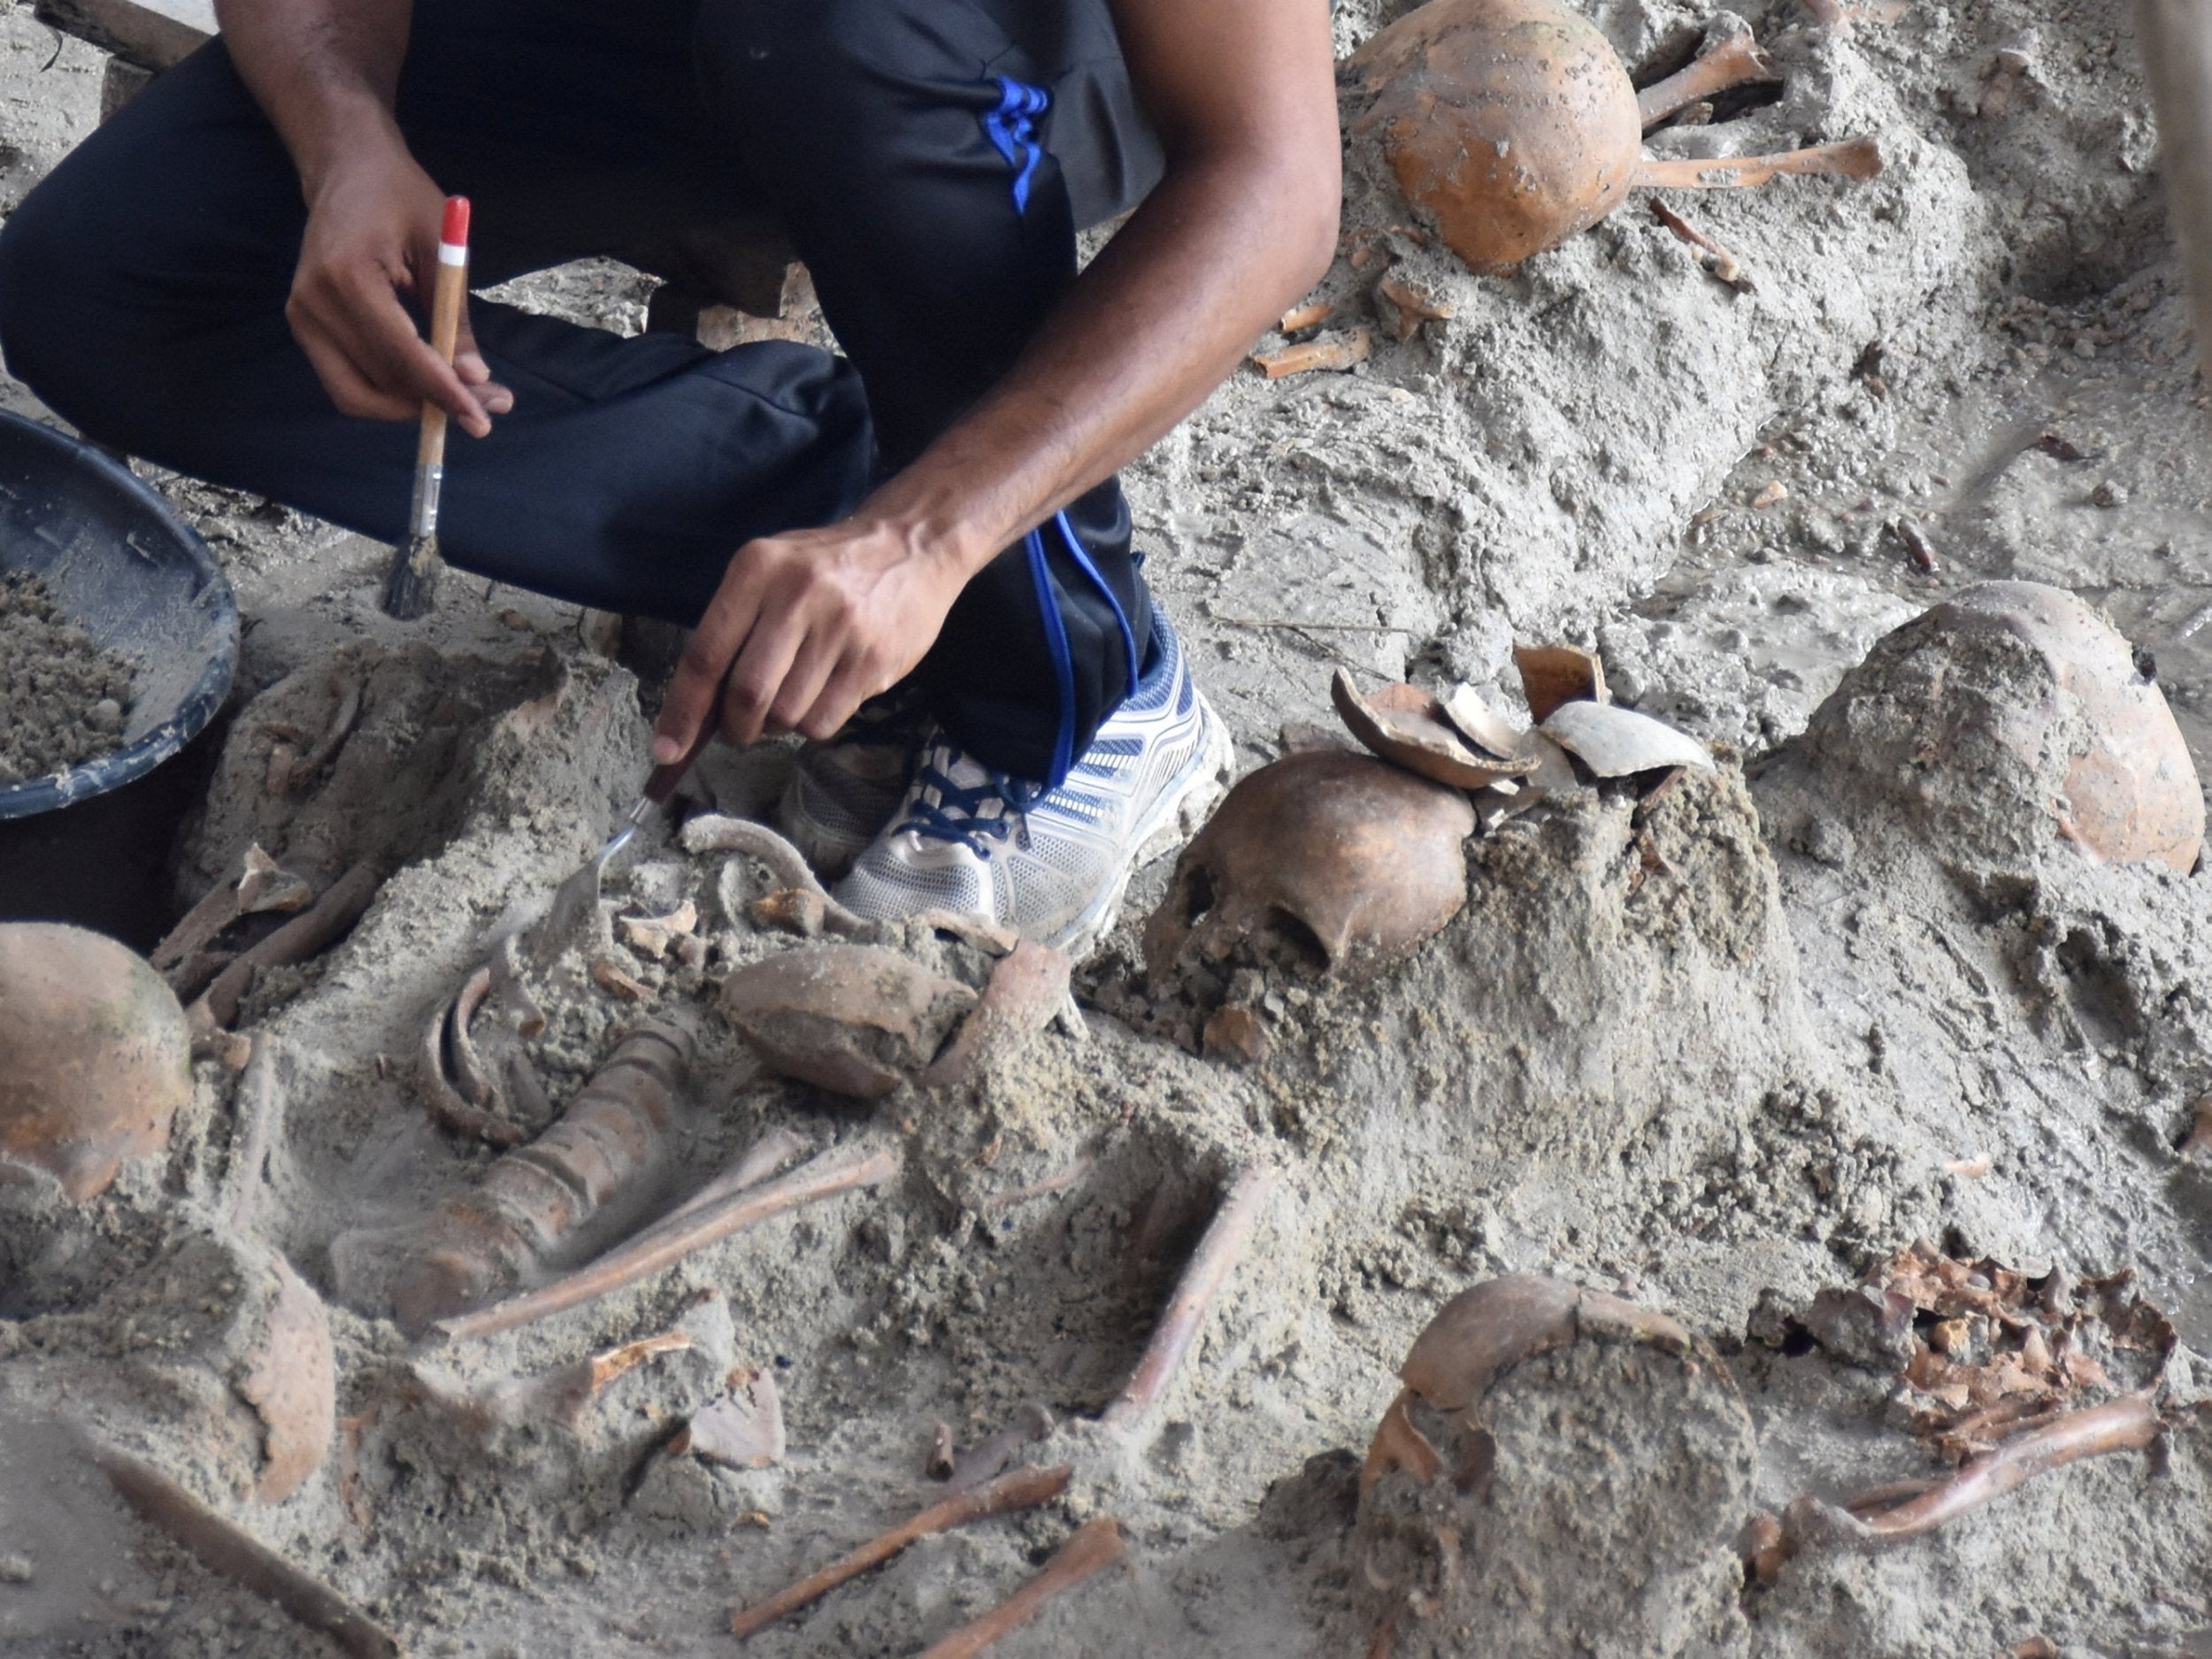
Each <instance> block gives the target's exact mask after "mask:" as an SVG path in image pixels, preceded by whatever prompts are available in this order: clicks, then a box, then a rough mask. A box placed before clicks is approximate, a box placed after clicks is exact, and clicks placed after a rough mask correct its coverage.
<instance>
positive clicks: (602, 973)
mask: <svg viewBox="0 0 2212 1659" xmlns="http://www.w3.org/2000/svg"><path fill="white" fill-rule="evenodd" d="M591 977H592V979H593V980H594V981H595V983H596V984H597V985H598V987H599V988H600V989H601V990H603V991H604V992H606V993H607V994H608V995H611V996H617V997H619V998H621V999H622V1001H624V1002H651V1001H652V1000H653V991H652V987H649V986H648V985H647V984H646V983H645V982H644V981H643V980H642V979H638V978H637V977H636V976H635V975H634V974H628V973H625V972H623V971H622V970H621V968H619V967H618V966H617V965H616V964H614V963H613V962H612V961H611V960H610V959H609V958H607V957H605V956H600V957H597V958H595V960H594V961H593V963H592V964H591Z"/></svg>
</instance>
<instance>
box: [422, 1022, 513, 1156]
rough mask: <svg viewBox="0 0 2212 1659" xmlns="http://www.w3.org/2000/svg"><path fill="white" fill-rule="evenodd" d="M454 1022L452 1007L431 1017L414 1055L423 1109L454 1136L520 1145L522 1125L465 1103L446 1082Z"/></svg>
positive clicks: (500, 1145)
mask: <svg viewBox="0 0 2212 1659" xmlns="http://www.w3.org/2000/svg"><path fill="white" fill-rule="evenodd" d="M452 1019H453V1009H452V1007H451V1006H450V1005H446V1006H442V1007H440V1008H439V1009H438V1010H436V1012H434V1013H433V1014H432V1015H431V1017H430V1024H429V1025H427V1026H426V1027H425V1028H424V1030H423V1033H422V1043H421V1046H420V1047H419V1048H417V1049H416V1051H415V1091H416V1094H418V1095H419V1097H420V1099H421V1101H422V1103H423V1107H424V1109H425V1110H426V1111H428V1112H429V1114H430V1116H431V1118H432V1119H433V1120H434V1122H435V1123H436V1124H437V1125H439V1127H441V1128H442V1129H446V1130H449V1131H450V1132H451V1133H454V1134H457V1135H468V1136H471V1137H472V1138H474V1139H475V1140H478V1141H483V1142H484V1143H485V1144H486V1145H488V1146H495V1147H511V1146H517V1145H519V1144H520V1143H521V1141H522V1140H523V1138H524V1132H523V1128H522V1125H520V1124H518V1123H514V1122H511V1121H510V1120H509V1119H507V1118H501V1117H498V1116H495V1114H493V1113H491V1112H488V1111H486V1110H484V1109H483V1108H482V1107H480V1106H478V1105H475V1104H473V1103H472V1102H470V1101H468V1100H465V1099H464V1098H463V1097H462V1094H461V1091H460V1090H458V1089H457V1088H455V1087H453V1084H452V1082H451V1080H450V1079H448V1078H447V1076H446V1033H447V1030H448V1028H449V1026H450V1025H451V1024H452Z"/></svg>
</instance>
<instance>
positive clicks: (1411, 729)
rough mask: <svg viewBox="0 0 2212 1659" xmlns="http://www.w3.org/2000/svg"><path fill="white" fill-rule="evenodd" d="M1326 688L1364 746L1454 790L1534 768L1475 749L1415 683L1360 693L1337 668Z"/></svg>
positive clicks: (1476, 786)
mask: <svg viewBox="0 0 2212 1659" xmlns="http://www.w3.org/2000/svg"><path fill="white" fill-rule="evenodd" d="M1329 693H1330V695H1331V697H1332V698H1333V699H1334V701H1335V703H1336V710H1337V712H1338V713H1339V714H1340V715H1341V716H1342V717H1343V718H1344V724H1345V726H1347V727H1348V728H1349V730H1350V731H1351V733H1352V735H1353V736H1354V737H1356V738H1357V739H1359V741H1361V742H1362V743H1363V744H1364V745H1366V747H1367V748H1368V749H1371V750H1372V751H1373V752H1374V753H1375V754H1378V755H1379V756H1381V757H1383V758H1384V759H1385V760H1387V761H1394V762H1395V763H1396V764H1399V765H1401V766H1403V767H1404V768H1405V769H1406V770H1407V771H1409V772H1418V773H1419V774H1420V775H1421V776H1422V777H1424V778H1432V779H1434V780H1436V781H1437V782H1438V783H1442V784H1449V785H1450V786H1451V787H1453V788H1455V789H1481V788H1486V787H1488V786H1489V785H1491V784H1494V783H1495V782H1496V781H1497V780H1499V779H1501V778H1514V777H1518V776H1520V775H1521V774H1522V773H1524V772H1533V771H1534V770H1535V768H1536V763H1535V762H1534V761H1533V760H1527V759H1504V758H1501V757H1497V756H1494V755H1489V754H1486V753H1484V752H1483V751H1482V750H1481V749H1478V748H1476V747H1475V746H1474V745H1473V744H1471V743H1470V742H1469V741H1467V739H1466V738H1465V736H1463V734H1462V733H1461V732H1460V729H1459V727H1458V726H1455V724H1453V722H1452V720H1451V718H1449V717H1448V715H1447V713H1446V712H1445V710H1444V706H1443V704H1441V703H1439V702H1438V701H1437V699H1436V698H1435V696H1434V695H1432V694H1431V693H1429V692H1426V691H1424V690H1422V689H1421V688H1420V687H1418V686H1408V685H1387V686H1383V687H1378V688H1377V689H1376V690H1375V691H1374V692H1373V693H1372V694H1371V695H1366V696H1362V695H1360V691H1359V687H1356V685H1354V684H1353V683H1352V677H1351V675H1350V674H1348V673H1347V672H1345V671H1344V670H1343V669H1341V668H1340V669H1338V670H1337V671H1336V679H1335V680H1334V681H1333V683H1332V684H1331V686H1330V687H1329Z"/></svg>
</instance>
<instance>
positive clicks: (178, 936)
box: [147, 846, 314, 996]
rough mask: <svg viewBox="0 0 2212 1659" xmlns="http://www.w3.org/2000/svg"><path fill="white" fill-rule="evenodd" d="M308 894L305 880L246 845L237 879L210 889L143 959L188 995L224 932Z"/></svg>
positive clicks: (299, 904) (298, 903) (293, 905)
mask: <svg viewBox="0 0 2212 1659" xmlns="http://www.w3.org/2000/svg"><path fill="white" fill-rule="evenodd" d="M313 896H314V891H313V889H312V888H311V887H309V886H308V885H307V883H306V882H304V881H303V880H301V879H299V878H298V877H297V876H296V875H294V874H293V873H292V872H290V871H288V870H283V869H280V868H279V867H278V864H277V862H276V860H275V859H273V858H272V857H270V856H269V855H268V854H267V853H265V852H264V851H262V850H261V849H260V848H259V847H258V846H253V847H249V848H247V849H246V850H245V853H244V855H243V856H242V858H241V859H240V868H239V873H238V879H237V880H235V881H233V880H231V879H229V878H228V877H225V878H224V879H222V880H220V881H219V882H217V883H216V884H215V885H214V886H213V887H210V888H209V889H208V890H207V893H206V895H205V896H204V897H203V898H202V899H201V900H200V902H198V903H197V904H195V905H194V906H193V907H192V908H191V909H190V910H187V911H186V912H185V914H184V919H183V920H182V921H180V922H179V923H178V924H177V925H176V926H174V927H173V928H171V929H170V930H169V933H168V936H167V937H166V938H165V939H163V940H162V941H161V942H160V943H159V944H157V945H156V946H155V947H154V949H153V954H152V955H151V956H148V957H147V961H149V962H150V963H151V964H153V965H154V967H155V969H156V970H157V971H158V972H160V973H161V975H162V977H163V978H165V979H167V980H168V981H169V988H170V989H171V990H173V991H175V992H176V993H177V994H178V995H180V996H184V995H191V994H192V993H193V992H195V991H197V990H198V989H199V988H200V987H199V986H198V984H196V983H195V982H194V979H193V976H195V975H196V973H197V972H198V971H199V970H198V966H197V964H198V963H199V962H200V961H201V959H202V958H203V957H204V953H205V952H206V950H207V949H208V947H209V946H211V945H212V944H213V943H214V942H215V941H216V938H217V937H218V936H219V934H220V933H222V932H223V930H224V929H225V928H227V927H228V926H230V925H231V924H232V923H233V922H234V921H236V920H237V919H238V918H240V917H242V916H252V915H257V914H258V913H260V912H261V911H264V910H300V909H302V908H303V907H304V906H305V904H306V903H307V902H308V900H309V899H311V898H312V897H313Z"/></svg>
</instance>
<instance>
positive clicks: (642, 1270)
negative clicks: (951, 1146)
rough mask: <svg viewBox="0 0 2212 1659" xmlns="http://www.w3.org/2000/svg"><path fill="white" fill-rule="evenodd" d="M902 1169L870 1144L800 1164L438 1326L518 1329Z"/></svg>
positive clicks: (444, 1331)
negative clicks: (547, 1281) (545, 1281)
mask: <svg viewBox="0 0 2212 1659" xmlns="http://www.w3.org/2000/svg"><path fill="white" fill-rule="evenodd" d="M898 1171H899V1159H898V1156H897V1154H895V1153H894V1152H891V1151H889V1150H887V1149H885V1148H871V1147H867V1146H865V1145H862V1146H854V1147H841V1148H837V1149H836V1150H834V1151H831V1152H826V1153H824V1154H823V1155H822V1156H819V1157H818V1158H815V1159H814V1160H812V1161H811V1162H810V1163H807V1164H801V1165H800V1166H799V1167H798V1168H797V1169H795V1170H794V1171H791V1173H789V1174H788V1175H786V1176H784V1177H782V1178H781V1179H778V1180H774V1181H771V1182H769V1183H768V1184H767V1185H766V1186H764V1187H755V1188H753V1189H751V1190H750V1191H747V1192H741V1193H733V1194H731V1195H730V1197H729V1198H728V1199H727V1200H726V1201H725V1202H721V1203H718V1204H716V1205H713V1206H711V1207H710V1208H708V1209H704V1210H700V1211H699V1212H698V1213H697V1214H696V1215H695V1216H693V1217H689V1218H687V1220H686V1221H685V1222H683V1223H682V1224H681V1225H675V1226H671V1227H668V1228H666V1229H664V1230H663V1231H659V1232H656V1233H651V1234H649V1235H647V1236H645V1237H643V1238H640V1239H635V1240H632V1241H631V1242H629V1243H628V1244H625V1245H621V1246H618V1247H617V1248H615V1249H612V1250H611V1251H609V1252H608V1253H607V1254H606V1255H604V1256H601V1257H600V1258H599V1259H598V1260H597V1261H595V1262H593V1263H590V1264H589V1265H588V1266H586V1267H582V1268H579V1269H578V1270H577V1271H575V1272H573V1273H570V1274H567V1275H565V1277H563V1278H560V1279H555V1280H554V1281H553V1282H552V1283H551V1284H549V1285H541V1286H539V1287H538V1288H537V1289H535V1290H532V1291H526V1292H525V1293H524V1294H521V1295H519V1296H512V1297H510V1298H509V1299H508V1300H507V1301H505V1302H496V1303H495V1304H494V1305H492V1306H491V1307H488V1308H485V1309H482V1310H479V1311H477V1312H475V1313H471V1314H464V1315H462V1316H461V1317H458V1318H453V1319H446V1320H442V1321H441V1322H440V1323H439V1324H438V1325H436V1326H435V1327H434V1328H435V1329H436V1330H437V1331H438V1332H439V1333H440V1334H441V1335H442V1336H444V1337H445V1338H446V1339H447V1340H449V1341H455V1342H465V1341H470V1340H474V1339H476V1338H478V1337H486V1336H492V1335H495V1334H496V1333H499V1332H501V1331H511V1330H513V1329H514V1328H515V1327H516V1326H517V1325H527V1324H529V1323H530V1322H531V1321H532V1320H534V1319H542V1318H544V1317H546V1316H548V1315H549V1314H555V1313H559V1312H562V1311H564V1310H566V1309H570V1308H574V1307H578V1306H580V1305H581V1304H583V1303H585V1302H594V1301H596V1300H597V1299H598V1298H600V1297H601V1296H603V1295H606V1294H608V1293H609V1292H611V1291H616V1290H619V1289H621V1288H622V1287H623V1286H625V1285H631V1284H635V1283H636V1282H637V1281H638V1280H639V1279H643V1278H645V1277H646V1276H647V1275H649V1274H651V1273H656V1272H658V1271H660V1270H661V1269H662V1268H664V1267H668V1266H672V1265H673V1264H674V1263H677V1262H680V1261H681V1260H683V1258H684V1257H686V1256H689V1255H691V1254H693V1253H694V1252H695V1251H697V1250H702V1249H704V1248H706V1247H707V1246H708V1245H710V1244H715V1243H718V1242H719V1241H720V1240H724V1239H726V1238H728V1237H729V1236H730V1235H731V1234H732V1233H741V1232H743V1231H744V1230H745V1229H746V1228H748V1227H752V1226H757V1225H759V1224H760V1223H762V1222H764V1221H766V1220H768V1219H769V1218H770V1217H774V1216H780V1215H781V1214H783V1213H784V1211H786V1210H796V1209H798V1208H799V1207H800V1206H802V1205H803V1204H810V1203H812V1202H815V1201H817V1200H818V1199H823V1198H829V1197H832V1196H834V1195H835V1194H839V1193H842V1192H848V1191H849V1190H851V1189H852V1188H853V1187H874V1186H878V1185H879V1184H880V1183H882V1182H884V1181H887V1180H889V1179H891V1177H893V1176H894V1175H895V1174H897V1173H898Z"/></svg>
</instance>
